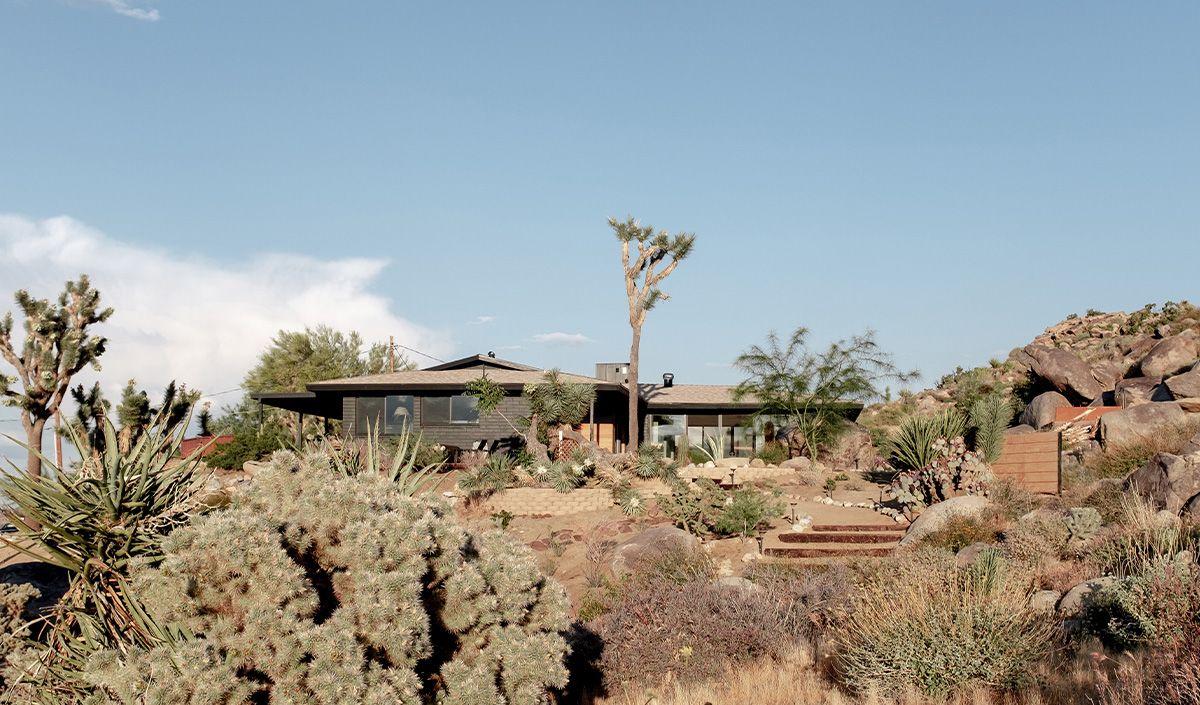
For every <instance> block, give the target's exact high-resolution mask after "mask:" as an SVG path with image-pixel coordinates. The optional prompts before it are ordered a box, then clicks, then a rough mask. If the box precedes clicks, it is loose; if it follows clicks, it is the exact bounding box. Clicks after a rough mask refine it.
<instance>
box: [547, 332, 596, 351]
mask: <svg viewBox="0 0 1200 705" xmlns="http://www.w3.org/2000/svg"><path fill="white" fill-rule="evenodd" d="M533 339H534V341H536V342H539V343H549V344H551V345H570V346H571V347H573V348H577V347H579V346H581V345H583V344H584V343H594V342H596V341H594V340H592V339H591V338H589V337H587V336H586V335H584V334H583V333H539V334H537V335H535V336H533Z"/></svg>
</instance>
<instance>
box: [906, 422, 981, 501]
mask: <svg viewBox="0 0 1200 705" xmlns="http://www.w3.org/2000/svg"><path fill="white" fill-rule="evenodd" d="M933 448H934V450H936V451H937V453H938V456H937V457H936V458H935V459H934V460H933V461H931V462H930V463H929V464H928V465H926V466H924V467H922V468H921V469H919V470H907V471H905V472H902V473H900V474H898V475H896V479H894V480H893V481H892V486H891V489H890V490H889V491H890V493H891V495H892V497H893V498H895V499H897V500H899V502H900V503H901V504H903V505H904V506H905V507H907V508H914V507H915V508H923V507H927V506H929V505H931V504H935V503H937V502H942V501H944V500H947V499H950V498H951V497H957V496H960V495H982V494H987V493H988V490H989V489H990V487H991V483H992V480H993V477H992V471H991V468H989V467H988V465H987V463H985V462H984V460H983V456H982V455H981V454H980V453H978V452H977V451H969V450H967V448H966V444H965V443H963V439H962V437H961V436H959V437H956V438H952V439H950V440H946V439H945V438H939V439H937V440H936V441H934V442H933Z"/></svg>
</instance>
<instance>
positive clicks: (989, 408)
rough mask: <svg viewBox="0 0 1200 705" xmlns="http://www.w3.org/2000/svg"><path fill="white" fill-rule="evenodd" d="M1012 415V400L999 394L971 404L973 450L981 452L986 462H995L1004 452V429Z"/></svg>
mask: <svg viewBox="0 0 1200 705" xmlns="http://www.w3.org/2000/svg"><path fill="white" fill-rule="evenodd" d="M1012 415H1013V411H1012V401H1011V400H1010V399H1009V398H1008V397H1006V396H1003V395H1000V394H989V395H987V396H985V397H983V398H981V399H979V400H978V401H976V402H975V403H974V404H972V405H971V427H972V428H973V429H974V431H975V433H974V435H975V439H974V440H975V450H977V451H979V452H980V453H982V454H983V459H984V460H986V461H987V462H989V463H994V462H996V460H997V459H998V458H999V457H1000V454H1001V453H1003V452H1004V431H1005V430H1007V429H1008V422H1009V421H1010V420H1012ZM947 437H948V438H949V436H947Z"/></svg>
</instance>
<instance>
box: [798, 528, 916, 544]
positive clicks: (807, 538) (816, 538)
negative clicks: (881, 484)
mask: <svg viewBox="0 0 1200 705" xmlns="http://www.w3.org/2000/svg"><path fill="white" fill-rule="evenodd" d="M902 538H904V532H902V531H900V532H896V531H890V532H886V533H885V532H882V531H862V532H852V531H805V532H803V533H799V532H794V531H791V532H787V533H783V534H779V536H778V539H779V540H780V541H782V542H783V543H854V544H861V543H891V544H895V543H899V541H900V539H902Z"/></svg>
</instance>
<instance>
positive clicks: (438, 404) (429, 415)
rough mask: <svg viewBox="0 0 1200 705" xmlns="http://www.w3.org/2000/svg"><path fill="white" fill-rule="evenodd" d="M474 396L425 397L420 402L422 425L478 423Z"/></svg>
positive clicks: (477, 410)
mask: <svg viewBox="0 0 1200 705" xmlns="http://www.w3.org/2000/svg"><path fill="white" fill-rule="evenodd" d="M477 401H478V400H477V399H475V397H469V396H466V395H462V394H458V395H455V396H452V397H425V400H424V402H422V407H421V411H422V413H423V415H422V417H421V423H422V425H428V424H470V423H479V409H477V408H476V407H475V404H476V402H477Z"/></svg>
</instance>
